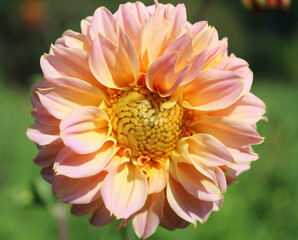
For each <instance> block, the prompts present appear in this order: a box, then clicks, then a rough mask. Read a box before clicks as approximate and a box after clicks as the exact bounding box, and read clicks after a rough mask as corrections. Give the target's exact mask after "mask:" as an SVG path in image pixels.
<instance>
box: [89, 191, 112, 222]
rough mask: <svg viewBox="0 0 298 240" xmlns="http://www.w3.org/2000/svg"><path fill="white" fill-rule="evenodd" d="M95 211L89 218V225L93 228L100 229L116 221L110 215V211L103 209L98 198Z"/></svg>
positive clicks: (101, 202) (100, 199) (103, 206)
mask: <svg viewBox="0 0 298 240" xmlns="http://www.w3.org/2000/svg"><path fill="white" fill-rule="evenodd" d="M97 202H98V205H97V209H96V210H95V211H94V212H93V213H92V216H91V218H90V223H91V224H92V225H93V226H96V227H100V226H104V225H106V224H109V223H111V222H114V221H115V220H116V218H115V216H114V215H112V214H111V213H110V211H109V210H108V209H107V208H106V207H105V205H104V202H103V201H102V198H101V197H100V198H99V199H98V200H97Z"/></svg>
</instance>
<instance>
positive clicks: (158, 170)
mask: <svg viewBox="0 0 298 240" xmlns="http://www.w3.org/2000/svg"><path fill="white" fill-rule="evenodd" d="M166 183H167V169H166V166H165V165H164V164H158V166H156V167H155V166H152V167H151V169H150V177H149V182H148V184H149V185H148V194H151V193H158V192H160V191H162V190H163V189H164V188H165V186H166Z"/></svg>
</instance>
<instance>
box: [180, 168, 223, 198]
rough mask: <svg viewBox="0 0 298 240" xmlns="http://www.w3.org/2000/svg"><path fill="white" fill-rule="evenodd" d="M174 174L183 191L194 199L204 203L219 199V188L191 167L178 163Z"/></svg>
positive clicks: (220, 193)
mask: <svg viewBox="0 0 298 240" xmlns="http://www.w3.org/2000/svg"><path fill="white" fill-rule="evenodd" d="M176 174H177V177H178V180H179V182H180V183H181V184H182V186H183V187H184V188H185V190H186V191H187V192H189V193H190V194H192V195H193V196H194V197H196V198H198V199H200V200H204V201H217V200H219V199H220V198H221V195H222V192H221V190H220V189H219V187H218V186H217V185H216V184H215V183H214V182H212V181H211V180H210V179H208V178H207V177H205V176H204V175H203V174H202V173H200V172H199V171H198V170H197V169H196V168H195V167H194V166H193V165H191V164H187V163H178V164H177V170H176Z"/></svg>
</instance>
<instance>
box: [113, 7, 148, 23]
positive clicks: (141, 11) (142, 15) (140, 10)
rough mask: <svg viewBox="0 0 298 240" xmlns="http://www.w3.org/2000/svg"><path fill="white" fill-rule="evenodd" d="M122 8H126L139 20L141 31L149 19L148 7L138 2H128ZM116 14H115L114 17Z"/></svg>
mask: <svg viewBox="0 0 298 240" xmlns="http://www.w3.org/2000/svg"><path fill="white" fill-rule="evenodd" d="M124 6H126V7H128V8H129V9H130V10H131V11H132V12H133V14H134V15H135V16H136V18H137V19H138V20H139V22H140V24H141V27H142V29H143V28H144V26H145V24H146V22H147V21H148V19H149V16H150V15H151V14H150V13H149V10H148V7H146V6H145V5H144V4H143V3H142V2H139V1H138V2H135V3H131V2H128V3H125V4H124ZM117 13H118V12H117ZM117 13H115V15H116V14H117Z"/></svg>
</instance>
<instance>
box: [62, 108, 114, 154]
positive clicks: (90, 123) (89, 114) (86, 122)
mask: <svg viewBox="0 0 298 240" xmlns="http://www.w3.org/2000/svg"><path fill="white" fill-rule="evenodd" d="M60 131H61V138H62V140H63V142H64V144H65V145H66V146H67V147H69V148H70V149H71V150H73V151H74V152H76V153H78V154H87V153H91V152H95V151H96V150H98V149H99V148H101V146H102V145H103V144H104V143H105V142H106V140H107V138H108V136H109V134H110V126H109V117H108V116H107V114H106V113H105V112H104V111H103V110H101V109H99V108H96V107H82V108H79V109H77V110H74V111H72V112H70V113H69V114H68V115H67V116H66V117H65V118H63V120H62V121H61V124H60Z"/></svg>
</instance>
